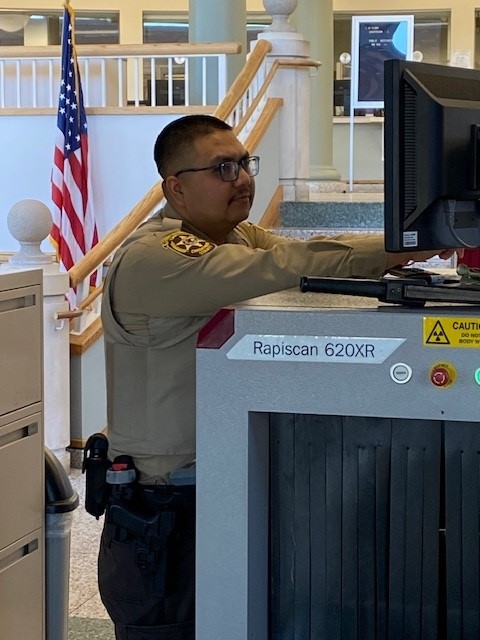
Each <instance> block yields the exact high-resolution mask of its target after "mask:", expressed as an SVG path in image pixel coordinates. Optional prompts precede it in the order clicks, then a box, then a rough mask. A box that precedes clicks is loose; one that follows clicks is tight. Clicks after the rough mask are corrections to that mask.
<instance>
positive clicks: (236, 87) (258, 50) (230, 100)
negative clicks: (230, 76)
mask: <svg viewBox="0 0 480 640" xmlns="http://www.w3.org/2000/svg"><path fill="white" fill-rule="evenodd" d="M271 50H272V44H271V43H270V42H269V41H268V40H259V41H258V42H257V44H256V45H255V49H254V50H253V51H252V53H251V54H250V56H249V58H248V61H247V64H246V65H245V66H244V67H243V69H242V70H241V71H240V73H239V74H238V76H237V77H236V78H235V80H234V81H233V83H232V86H231V87H230V89H229V90H228V91H227V93H226V94H225V97H224V99H223V100H222V102H221V103H220V104H219V105H218V109H215V111H214V115H215V116H216V117H217V118H220V120H227V118H228V116H229V115H230V114H231V113H232V111H233V110H234V108H235V106H236V105H237V104H238V99H239V96H243V94H244V93H245V91H246V90H247V89H248V87H249V86H250V84H251V82H252V80H253V78H254V77H255V74H256V73H257V71H258V70H259V69H260V67H261V65H262V63H263V61H264V60H265V57H266V55H267V54H268V52H269V51H271Z"/></svg>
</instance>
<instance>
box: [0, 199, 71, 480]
mask: <svg viewBox="0 0 480 640" xmlns="http://www.w3.org/2000/svg"><path fill="white" fill-rule="evenodd" d="M7 225H8V229H9V231H10V233H11V234H12V236H13V237H14V238H16V239H17V240H18V242H19V243H20V251H19V252H18V253H16V254H14V255H13V256H12V257H11V258H10V260H9V262H8V263H7V264H5V265H4V267H2V268H5V269H18V270H22V271H23V270H25V269H42V270H43V338H44V358H43V363H44V367H43V372H44V377H43V385H44V432H45V444H46V446H47V447H48V448H49V449H51V450H52V451H53V453H54V454H55V455H56V456H57V458H58V459H59V460H60V462H61V463H62V465H63V467H64V468H65V469H66V471H67V472H68V471H69V470H70V454H69V452H68V451H67V447H68V446H69V445H70V331H69V324H68V320H57V319H56V314H57V313H60V312H65V311H68V302H67V300H66V298H65V294H66V293H67V291H68V289H69V278H68V274H67V273H61V272H60V271H59V266H58V264H57V263H56V262H53V261H52V257H51V256H49V255H46V254H45V253H43V252H42V251H41V249H40V245H41V243H42V241H43V240H44V239H45V238H46V237H48V235H49V233H50V229H51V227H52V216H51V213H50V210H49V209H48V207H47V206H46V205H44V204H43V203H42V202H39V201H38V200H21V201H20V202H17V204H15V205H14V206H13V207H12V208H11V209H10V212H9V214H8V217H7Z"/></svg>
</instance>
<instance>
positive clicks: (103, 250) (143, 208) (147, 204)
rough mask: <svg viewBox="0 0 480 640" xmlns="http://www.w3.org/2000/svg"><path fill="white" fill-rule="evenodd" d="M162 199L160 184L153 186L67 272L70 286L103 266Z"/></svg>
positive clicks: (74, 285) (73, 285)
mask: <svg viewBox="0 0 480 640" xmlns="http://www.w3.org/2000/svg"><path fill="white" fill-rule="evenodd" d="M162 198H163V189H162V182H161V181H159V182H157V183H156V184H154V185H153V187H152V188H151V189H150V191H149V192H148V193H147V194H145V195H144V196H143V198H142V199H141V200H140V201H139V202H137V204H136V205H135V206H134V207H133V209H131V211H130V212H129V213H128V214H127V215H126V216H125V218H123V220H120V222H119V223H118V224H117V225H115V227H113V229H112V230H111V231H109V233H107V235H106V236H105V237H104V238H103V239H102V241H101V242H99V243H98V244H96V245H95V246H94V247H93V249H90V251H89V252H88V253H87V254H86V255H85V256H84V257H83V258H82V259H81V260H79V261H78V262H77V263H76V264H74V265H73V267H71V268H70V269H69V270H68V275H69V276H70V286H71V287H76V286H77V285H78V284H80V282H82V281H83V280H85V278H86V277H87V276H88V275H90V273H92V271H95V269H96V268H97V267H98V266H99V265H101V264H103V263H104V262H105V260H106V259H107V258H108V257H109V256H110V254H112V253H113V252H114V251H115V250H116V249H117V248H118V247H119V246H120V245H121V243H122V242H123V241H124V240H125V238H128V236H129V235H130V234H131V233H132V232H133V231H135V229H136V228H137V227H138V226H139V225H140V224H141V223H142V222H143V221H144V220H145V218H147V216H148V214H149V213H150V212H151V211H152V210H153V209H154V208H155V207H156V206H157V205H158V204H159V202H160V201H161V200H162Z"/></svg>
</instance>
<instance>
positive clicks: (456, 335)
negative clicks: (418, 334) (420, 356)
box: [423, 316, 480, 349]
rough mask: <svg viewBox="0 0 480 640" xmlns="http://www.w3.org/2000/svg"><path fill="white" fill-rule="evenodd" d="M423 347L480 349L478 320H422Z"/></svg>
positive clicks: (446, 318)
mask: <svg viewBox="0 0 480 640" xmlns="http://www.w3.org/2000/svg"><path fill="white" fill-rule="evenodd" d="M423 346H424V347H456V348H458V347H467V348H470V349H475V348H476V349H479V348H480V318H469V317H460V318H450V317H445V316H441V317H438V316H437V317H431V318H430V317H424V318H423Z"/></svg>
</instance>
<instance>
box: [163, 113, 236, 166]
mask: <svg viewBox="0 0 480 640" xmlns="http://www.w3.org/2000/svg"><path fill="white" fill-rule="evenodd" d="M231 130H232V127H231V126H230V125H229V124H227V123H226V122H224V121H223V120H219V119H218V118H215V117H214V116H206V115H192V116H184V117H183V118H178V119H177V120H174V121H173V122H170V124H167V126H166V127H165V128H164V129H163V130H162V131H161V132H160V134H159V135H158V137H157V140H156V142H155V147H154V149H153V157H154V160H155V164H156V165H157V169H158V173H159V174H160V175H161V176H162V178H166V177H167V176H168V175H169V174H168V171H169V165H170V164H171V161H172V160H173V159H174V158H175V157H176V156H178V155H181V154H182V153H183V152H184V151H185V150H186V149H187V147H189V146H191V145H192V144H193V142H194V141H195V140H196V139H197V138H199V137H201V136H206V135H209V134H211V133H214V132H215V131H231Z"/></svg>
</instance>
